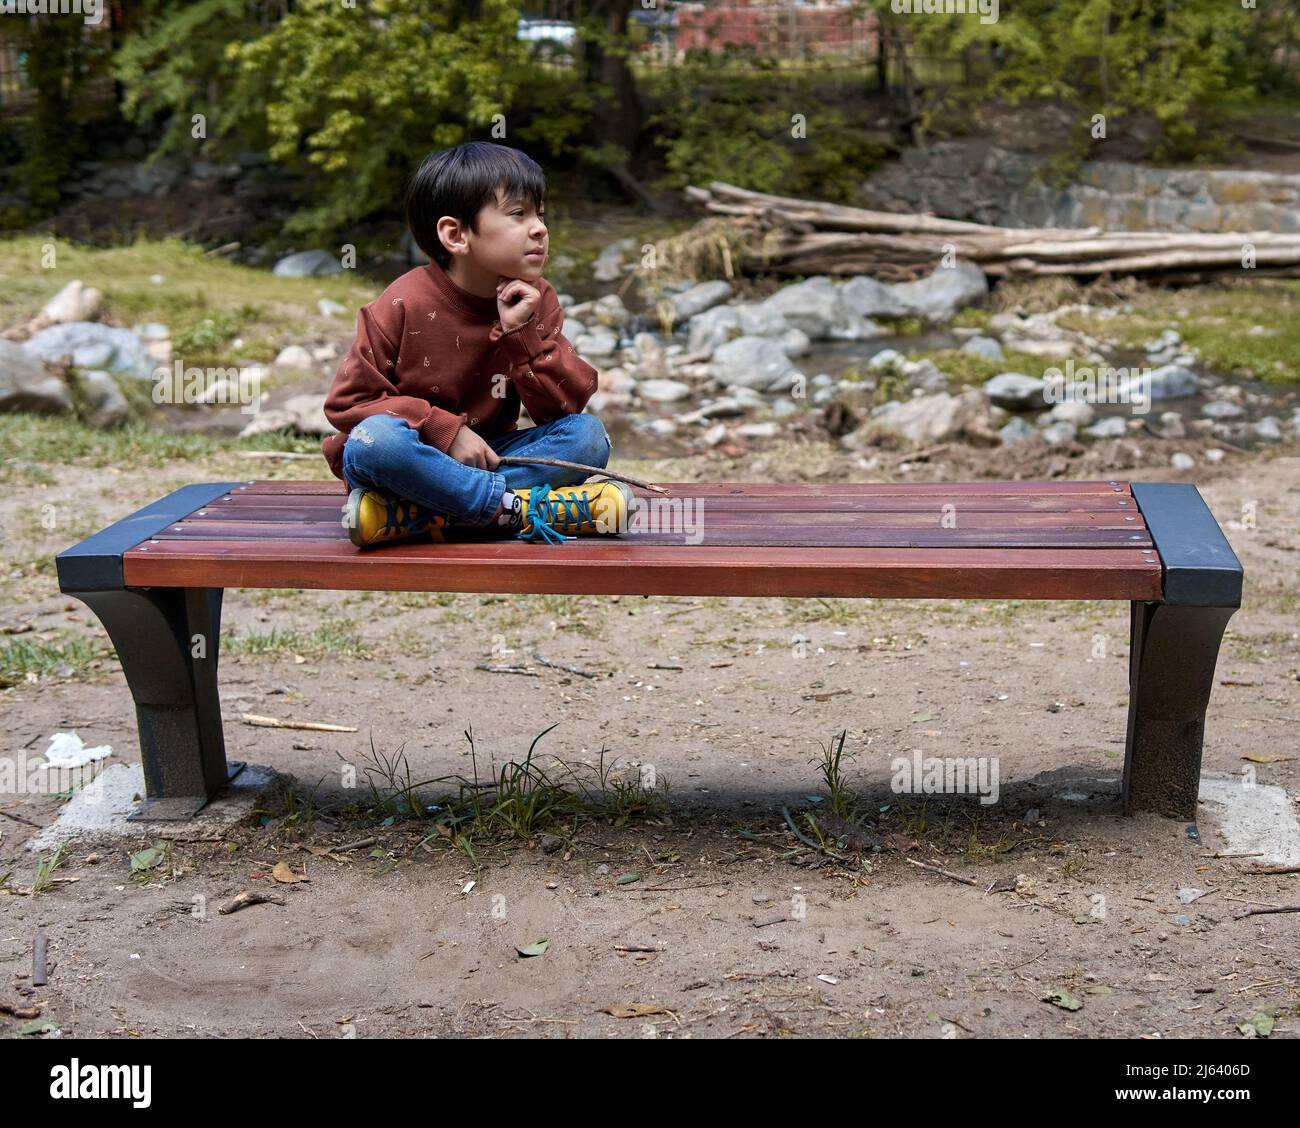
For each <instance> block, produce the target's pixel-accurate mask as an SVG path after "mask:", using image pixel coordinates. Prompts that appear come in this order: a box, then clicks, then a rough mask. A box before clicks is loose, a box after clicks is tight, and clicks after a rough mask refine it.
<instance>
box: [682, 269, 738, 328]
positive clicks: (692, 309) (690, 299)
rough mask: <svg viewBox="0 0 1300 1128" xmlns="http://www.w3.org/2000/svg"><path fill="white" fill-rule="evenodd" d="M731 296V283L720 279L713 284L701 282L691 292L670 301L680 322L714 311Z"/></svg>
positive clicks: (685, 292) (687, 291)
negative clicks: (707, 310) (709, 310)
mask: <svg viewBox="0 0 1300 1128" xmlns="http://www.w3.org/2000/svg"><path fill="white" fill-rule="evenodd" d="M731 294H732V289H731V283H730V282H728V281H726V280H725V279H721V278H720V279H717V280H715V281H712V282H701V283H699V284H698V285H695V286H692V287H691V288H690V289H689V290H685V291H683V292H682V293H680V294H674V295H673V296H672V297H671V298H669V299H668V300H669V301H670V302H672V304H673V309H674V311H675V312H676V316H677V320H678V321H679V322H680V321H686V320H688V319H689V318H692V317H695V316H696V315H697V314H700V313H703V312H704V311H705V310H706V309H712V308H713V307H714V306H716V305H717V304H718V303H719V302H725V301H726V300H727V299H728V298H729V297H731Z"/></svg>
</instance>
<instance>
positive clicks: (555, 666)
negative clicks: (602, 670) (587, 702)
mask: <svg viewBox="0 0 1300 1128" xmlns="http://www.w3.org/2000/svg"><path fill="white" fill-rule="evenodd" d="M529 653H530V654H532V656H533V657H534V658H536V659H537V661H539V662H540V663H541V664H542V665H543V666H550V667H551V669H552V670H564V671H565V672H566V673H569V674H577V675H578V677H580V678H599V677H604V675H603V674H593V673H592V672H591V671H590V670H583V669H580V668H579V667H577V666H565V665H562V664H561V663H559V662H552V661H551V660H550V659H549V658H543V657H542V656H541V655H540V654H538V653H537V651H536V650H532V651H529Z"/></svg>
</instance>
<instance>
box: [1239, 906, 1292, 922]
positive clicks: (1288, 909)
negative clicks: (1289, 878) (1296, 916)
mask: <svg viewBox="0 0 1300 1128" xmlns="http://www.w3.org/2000/svg"><path fill="white" fill-rule="evenodd" d="M1267 913H1300V905H1274V906H1273V907H1272V908H1267V909H1247V910H1246V911H1245V912H1241V913H1236V914H1235V915H1234V916H1233V919H1234V920H1242V919H1244V918H1245V917H1249V916H1264V915H1265V914H1267Z"/></svg>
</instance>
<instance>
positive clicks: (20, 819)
mask: <svg viewBox="0 0 1300 1128" xmlns="http://www.w3.org/2000/svg"><path fill="white" fill-rule="evenodd" d="M0 815H4V817H5V818H7V819H13V820H14V822H20V823H26V824H27V825H28V826H34V827H35V828H36V829H37V830H43V829H44V828H43V827H42V826H41V824H40V823H35V822H32V820H31V819H25V818H23V816H22V815H13V814H10V813H9V812H8V811H0Z"/></svg>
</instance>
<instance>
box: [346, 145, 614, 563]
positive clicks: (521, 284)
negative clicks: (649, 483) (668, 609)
mask: <svg viewBox="0 0 1300 1128" xmlns="http://www.w3.org/2000/svg"><path fill="white" fill-rule="evenodd" d="M545 195H546V181H545V178H544V176H543V173H542V170H541V168H540V167H539V166H538V165H537V163H536V162H535V161H533V160H532V159H530V158H529V157H528V156H526V155H525V154H524V153H522V152H520V151H518V150H517V149H510V148H507V147H505V146H503V145H495V144H491V143H489V142H483V141H476V142H470V143H468V144H464V145H458V146H456V147H455V148H453V149H446V150H443V151H442V152H438V153H433V154H430V156H429V157H427V158H426V159H425V161H424V163H423V164H422V165H421V166H420V169H419V171H418V172H417V173H416V174H415V177H414V178H413V180H412V182H411V185H410V188H409V190H408V192H407V198H406V222H407V226H408V227H409V228H410V230H411V235H412V237H413V238H414V239H415V242H416V243H417V244H418V245H419V247H420V248H421V249H422V250H423V251H424V252H425V253H426V254H427V255H428V256H429V257H430V259H431V260H432V261H431V262H430V263H429V265H427V266H423V267H417V268H416V269H415V270H411V271H408V272H407V273H406V274H404V275H402V276H401V277H400V278H398V279H397V281H395V282H394V283H393V284H392V285H391V286H389V287H388V289H387V290H385V291H384V292H383V294H381V295H380V296H379V297H378V298H377V299H376V300H375V301H373V302H371V303H370V304H369V305H366V306H363V307H362V308H361V311H360V313H359V314H358V316H357V338H356V341H355V342H354V343H353V345H352V348H351V349H350V350H349V352H348V355H347V356H346V357H345V358H344V360H343V363H342V364H341V365H340V367H339V370H338V374H337V375H336V376H335V377H334V383H333V385H332V386H331V388H330V390H329V394H328V395H327V396H326V399H325V416H326V418H327V419H328V420H329V421H330V423H331V424H333V425H334V427H336V428H337V429H338V431H339V432H340V433H339V434H336V435H331V436H329V438H327V439H326V440H325V441H324V443H323V444H322V450H323V452H324V455H325V459H326V461H327V462H328V463H329V467H330V469H331V470H332V471H333V472H334V474H335V475H336V476H337V477H339V478H342V479H343V481H344V482H345V483H346V484H347V486H348V489H349V490H350V491H351V492H350V494H349V497H348V502H347V505H346V506H345V508H344V517H343V524H344V526H345V527H346V528H347V529H348V535H349V536H350V537H351V539H352V541H353V543H354V544H356V545H358V546H361V547H365V546H368V545H374V544H382V543H387V542H389V541H394V540H402V539H406V538H409V537H413V536H418V535H421V534H423V533H426V532H428V533H431V534H432V535H433V537H434V538H435V539H437V540H441V539H444V537H443V530H444V529H446V528H447V527H449V526H477V527H480V528H483V529H485V530H490V531H493V532H513V533H514V534H515V535H516V536H517V537H521V538H524V539H528V540H534V539H537V538H538V537H542V538H544V539H546V540H547V541H551V542H558V541H560V540H563V539H565V535H566V534H590V533H618V532H619V531H620V530H623V529H626V528H627V524H628V521H629V519H630V517H631V514H632V512H633V509H634V506H635V498H634V495H633V494H632V491H631V490H630V489H628V488H627V487H626V486H625V485H623V484H622V483H621V482H612V481H599V482H593V483H589V484H586V485H580V484H578V483H581V482H583V481H584V480H585V479H586V477H587V472H586V471H581V470H567V469H563V468H560V467H554V466H547V465H538V464H532V465H526V464H513V463H512V464H507V465H504V466H502V465H501V464H500V461H499V456H500V455H507V454H511V455H514V454H518V455H522V454H528V455H537V456H539V457H543V458H562V459H566V460H568V461H570V462H581V463H583V464H584V465H587V466H597V467H604V466H607V465H608V463H609V454H610V438H609V435H608V434H607V433H606V431H605V428H604V426H603V425H602V424H601V422H600V420H599V419H598V418H597V417H596V416H594V415H590V414H584V413H583V408H584V407H585V406H586V403H587V401H588V400H589V399H590V398H591V395H592V393H593V392H595V390H596V370H595V369H594V368H592V367H591V365H589V364H587V363H586V362H585V361H583V359H582V358H581V357H580V356H578V354H577V353H576V352H575V351H574V348H573V346H572V345H571V344H570V343H569V342H568V341H567V340H566V339H565V338H564V336H563V335H562V333H561V332H560V330H561V327H562V326H563V324H564V312H563V310H562V309H561V308H560V303H559V300H558V298H557V297H556V294H555V288H554V287H553V286H552V285H551V284H550V283H549V282H547V281H546V280H545V279H544V278H543V277H542V268H543V266H544V265H545V263H546V257H547V250H548V243H547V230H546V223H545V218H544V217H545ZM521 402H522V404H523V405H524V406H525V407H526V408H527V409H528V414H529V416H530V417H531V418H532V420H533V422H534V423H535V424H536V426H533V427H528V428H525V429H523V430H521V429H519V427H518V419H519V407H520V403H521ZM566 487H567V488H566Z"/></svg>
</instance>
